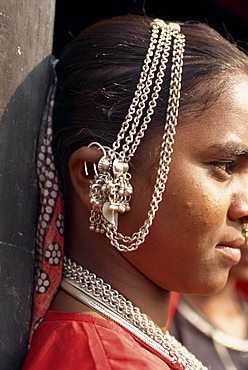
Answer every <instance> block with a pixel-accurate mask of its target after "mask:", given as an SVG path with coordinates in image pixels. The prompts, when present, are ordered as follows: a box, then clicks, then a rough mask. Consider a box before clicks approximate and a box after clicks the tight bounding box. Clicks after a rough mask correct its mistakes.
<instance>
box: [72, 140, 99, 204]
mask: <svg viewBox="0 0 248 370" xmlns="http://www.w3.org/2000/svg"><path fill="white" fill-rule="evenodd" d="M102 155H103V153H102V152H101V151H100V150H99V149H98V148H97V147H90V148H87V147H81V148H79V149H77V150H76V151H75V152H74V153H73V154H72V155H71V157H70V159H69V162H68V168H69V174H70V181H71V185H72V189H73V191H74V192H75V193H76V194H77V196H78V197H79V198H80V199H81V201H82V202H83V203H84V204H85V205H86V206H87V208H88V207H90V202H89V181H90V180H92V179H93V176H94V169H93V164H96V163H97V162H98V161H99V159H100V158H101V157H102Z"/></svg>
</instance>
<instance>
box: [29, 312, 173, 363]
mask: <svg viewBox="0 0 248 370" xmlns="http://www.w3.org/2000/svg"><path fill="white" fill-rule="evenodd" d="M48 368H49V369H51V370H52V369H58V368H59V369H60V370H65V369H66V370H68V369H78V368H80V369H89V370H94V369H97V370H98V369H106V370H117V369H118V370H122V369H123V370H124V369H125V370H126V369H130V370H131V369H133V370H139V369H140V370H141V369H142V370H143V369H144V370H145V369H147V370H150V369H154V368H159V369H161V370H162V369H164V370H167V369H169V367H168V366H167V365H166V364H165V363H164V361H162V360H161V359H160V358H159V357H157V356H156V355H155V354H154V353H152V352H151V351H149V350H148V349H147V348H145V347H143V346H142V345H141V344H140V343H138V342H137V341H136V340H135V339H134V338H133V337H132V336H131V335H130V334H129V333H127V332H126V331H125V330H124V329H122V328H121V327H119V326H118V325H116V324H115V323H113V322H111V321H109V320H104V319H101V318H97V317H93V316H89V315H84V314H78V313H69V312H54V311H49V312H48V314H47V316H46V318H45V320H44V322H43V323H42V324H41V325H40V326H39V328H38V329H37V332H36V333H35V335H34V338H33V342H32V345H31V348H30V350H29V353H28V356H27V358H26V361H25V365H24V367H23V370H32V369H35V370H45V369H48Z"/></svg>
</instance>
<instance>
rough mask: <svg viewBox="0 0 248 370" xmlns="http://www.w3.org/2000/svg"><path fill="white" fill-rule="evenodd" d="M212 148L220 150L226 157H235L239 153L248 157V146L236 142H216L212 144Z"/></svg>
mask: <svg viewBox="0 0 248 370" xmlns="http://www.w3.org/2000/svg"><path fill="white" fill-rule="evenodd" d="M210 148H215V149H218V150H220V151H221V152H222V155H224V156H225V157H235V156H239V155H244V156H246V157H248V148H247V147H245V146H243V145H240V144H237V143H234V142H226V143H215V144H213V145H211V146H210Z"/></svg>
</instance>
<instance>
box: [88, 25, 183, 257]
mask: <svg viewBox="0 0 248 370" xmlns="http://www.w3.org/2000/svg"><path fill="white" fill-rule="evenodd" d="M151 25H152V31H151V37H150V44H149V47H148V51H147V54H146V58H145V61H144V64H143V67H142V71H141V74H140V78H139V82H138V84H137V88H136V91H135V93H134V97H133V100H132V102H131V105H130V107H129V110H128V113H127V115H126V117H125V121H124V122H123V124H122V126H121V129H120V131H119V133H118V135H117V138H116V140H115V141H114V143H113V145H112V148H109V147H102V146H101V145H100V144H99V143H91V144H90V145H89V146H91V145H97V146H98V147H99V148H100V149H101V150H102V152H103V157H102V158H101V159H100V160H99V162H98V171H95V176H94V180H92V181H91V182H90V202H91V204H92V211H91V216H90V230H92V231H96V232H101V233H105V234H106V236H107V237H108V239H109V241H110V243H111V245H113V246H114V247H116V248H117V249H118V250H120V251H122V252H127V251H133V250H135V249H137V248H138V247H139V245H140V244H142V243H143V242H144V240H145V237H146V236H147V234H148V233H149V228H150V226H151V225H152V222H153V219H154V217H155V214H156V212H157V210H158V208H159V203H160V202H161V200H162V195H163V192H164V190H165V184H166V181H167V177H168V172H169V164H170V161H171V154H172V152H173V148H172V146H173V143H174V135H175V133H176V125H177V117H178V109H179V101H180V91H181V79H182V67H183V53H184V46H185V36H184V35H183V34H182V33H181V32H180V26H179V24H177V23H169V24H166V23H165V22H164V21H163V20H161V19H154V20H153V21H152V23H151ZM170 50H172V51H171V52H172V61H171V63H172V66H171V71H170V74H171V75H170V88H169V97H168V105H167V112H166V120H165V126H164V133H163V137H162V145H161V151H160V156H159V166H158V171H157V176H156V180H155V185H154V191H153V195H152V199H151V202H150V210H149V211H148V215H147V219H146V220H145V222H144V224H143V225H142V226H141V227H140V229H139V231H138V232H135V233H133V235H132V236H124V235H122V234H121V233H120V232H118V212H120V213H124V212H126V211H129V210H130V205H129V202H130V199H131V195H132V193H133V188H132V186H131V184H130V179H131V175H130V173H129V172H128V170H129V164H128V163H129V161H130V159H131V158H132V157H133V156H134V154H135V152H136V150H137V148H138V146H139V144H140V141H141V139H142V138H143V137H144V134H145V131H146V130H147V128H148V125H149V123H150V121H151V118H152V115H153V113H154V109H155V107H156V105H157V100H158V98H159V93H160V91H161V86H162V83H163V79H164V76H165V72H166V67H167V63H168V58H169V55H170ZM151 89H152V91H151ZM145 108H147V110H146V113H144V110H145ZM143 116H144V118H143V122H142V123H140V120H141V117H143ZM137 130H139V131H138V132H137ZM123 142H124V143H123ZM122 144H123V145H122ZM121 145H122V146H121Z"/></svg>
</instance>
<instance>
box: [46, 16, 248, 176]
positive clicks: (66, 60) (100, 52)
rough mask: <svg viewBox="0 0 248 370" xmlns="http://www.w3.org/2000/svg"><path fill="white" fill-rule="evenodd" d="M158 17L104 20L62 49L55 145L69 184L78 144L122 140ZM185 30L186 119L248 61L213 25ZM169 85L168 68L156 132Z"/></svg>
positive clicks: (183, 117) (155, 118)
mask: <svg viewBox="0 0 248 370" xmlns="http://www.w3.org/2000/svg"><path fill="white" fill-rule="evenodd" d="M151 20H152V19H151V18H149V17H146V16H139V15H127V16H120V17H115V18H112V19H109V20H103V21H99V22H98V23H96V24H94V25H92V26H90V27H88V28H87V29H85V30H84V31H83V32H82V33H81V34H80V35H79V36H78V37H77V38H75V39H74V40H73V41H72V42H71V43H69V44H68V45H67V47H66V48H65V50H64V52H63V53H62V55H61V58H60V61H59V62H58V65H57V75H58V88H57V94H56V101H55V108H54V134H55V135H54V142H53V150H54V154H55V163H56V167H57V169H58V171H59V174H60V176H61V177H62V178H63V179H64V181H65V178H66V173H67V163H68V160H69V157H70V155H71V154H72V153H73V152H74V151H75V150H76V149H78V148H79V147H81V146H84V145H88V144H89V143H91V142H92V141H98V142H99V143H101V144H102V145H107V146H111V144H112V143H113V141H114V140H115V138H116V135H117V133H118V131H119V130H120V126H121V124H122V122H123V120H124V118H125V116H126V114H127V111H128V108H129V105H130V103H131V100H132V97H133V94H134V91H135V90H136V85H137V82H138V79H139V74H140V71H141V67H142V65H143V61H144V59H145V55H146V52H147V49H148V44H149V39H150V32H151V26H150V23H151ZM181 27H182V32H183V33H184V34H185V37H186V47H185V56H184V67H183V79H182V92H181V101H180V109H179V124H180V123H181V124H182V123H185V122H187V121H189V120H190V119H192V118H194V117H196V116H197V115H199V114H201V113H202V112H203V111H204V110H205V109H206V108H207V107H208V106H209V105H211V104H212V103H213V102H214V101H215V100H216V99H217V98H218V96H219V94H220V93H221V92H222V91H223V88H224V86H225V85H226V84H227V82H228V80H229V77H230V75H232V74H244V73H246V74H248V58H247V56H246V55H245V54H244V53H243V52H242V51H240V50H239V49H238V48H237V46H236V45H234V44H231V43H230V42H229V41H227V40H225V39H224V38H222V36H220V35H219V34H218V33H217V32H216V31H214V30H213V29H211V28H210V27H208V26H207V25H206V24H202V23H198V22H186V23H182V24H181ZM168 68H170V66H168ZM227 85H228V84H227ZM168 87H169V73H167V74H166V77H165V81H164V84H163V88H162V92H161V96H160V100H159V104H158V106H157V107H156V110H155V114H154V115H153V119H152V122H151V124H150V125H151V126H152V127H153V130H152V132H153V133H156V131H157V130H158V128H160V130H161V127H162V125H163V124H164V120H165V112H166V101H167V92H168ZM148 131H149V130H148Z"/></svg>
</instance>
